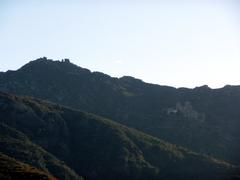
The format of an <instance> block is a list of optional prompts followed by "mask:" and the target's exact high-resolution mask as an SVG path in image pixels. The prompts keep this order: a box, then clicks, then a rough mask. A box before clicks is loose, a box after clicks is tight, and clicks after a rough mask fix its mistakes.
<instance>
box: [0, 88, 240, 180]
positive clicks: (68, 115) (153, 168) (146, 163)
mask: <svg viewBox="0 0 240 180" xmlns="http://www.w3.org/2000/svg"><path fill="white" fill-rule="evenodd" d="M0 104H1V106H0V119H1V123H3V124H6V125H5V126H10V127H12V128H14V129H17V130H18V131H19V132H21V133H24V134H25V135H26V136H27V137H28V138H29V139H30V140H31V141H32V142H33V143H35V144H38V145H40V146H41V147H43V148H44V149H45V150H47V151H49V152H50V153H52V154H54V155H55V156H56V157H57V158H59V159H60V160H63V161H65V162H66V164H67V165H68V166H69V167H71V168H72V169H74V170H75V171H76V172H77V173H79V174H81V175H83V176H84V177H86V179H116V180H117V179H119V180H120V179H164V178H165V179H192V178H196V177H197V178H198V179H230V177H231V176H232V175H234V174H235V170H236V169H235V167H234V166H232V165H231V164H228V163H226V162H224V161H220V160H217V159H213V158H211V157H208V156H203V155H200V154H198V153H195V152H192V151H189V150H187V149H184V148H181V147H177V146H175V145H173V144H170V143H167V142H165V141H163V140H160V139H157V138H154V137H151V136H149V135H146V134H144V133H142V132H139V131H137V130H134V129H130V128H127V127H126V126H123V125H120V124H118V123H114V122H112V121H110V120H107V119H104V118H101V117H98V116H95V115H92V114H88V113H84V112H81V111H76V110H72V109H69V108H66V107H62V106H59V105H56V104H51V103H47V102H44V101H40V100H37V99H33V98H29V97H18V96H13V95H9V94H4V93H0ZM3 126H4V125H3ZM1 132H2V135H3V136H5V137H6V138H5V140H2V142H1V144H2V146H1V149H2V148H3V149H5V150H4V152H5V153H6V154H7V153H11V152H12V151H18V150H19V151H23V149H24V147H21V146H16V147H14V148H12V147H13V146H12V144H11V142H12V139H11V138H10V137H12V135H11V136H10V137H9V136H8V133H5V132H4V131H1ZM13 134H14V133H13ZM15 139H16V138H15ZM17 139H19V138H17ZM8 143H9V144H11V145H10V146H7V145H6V144H8ZM13 144H14V143H13ZM25 144H27V143H25ZM16 149H17V150H16ZM27 149H28V150H29V152H31V149H32V148H31V147H28V148H27ZM14 154H15V152H14V153H13V154H11V155H12V156H13V157H15V156H14ZM20 154H21V153H20ZM21 156H22V157H21V158H23V160H24V158H26V159H27V158H28V157H26V156H25V155H24V153H22V154H21ZM18 158H19V157H18Z"/></svg>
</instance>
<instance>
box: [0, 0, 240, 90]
mask: <svg viewBox="0 0 240 180" xmlns="http://www.w3.org/2000/svg"><path fill="white" fill-rule="evenodd" d="M43 56H46V57H48V58H50V59H54V60H61V59H64V58H69V59H70V60H71V62H72V63H74V64H77V65H78V66H81V67H84V68H88V69H90V70H91V71H100V72H104V73H106V74H109V75H111V76H114V77H121V76H124V75H128V76H133V77H136V78H139V79H142V80H143V81H145V82H150V83H154V84H160V85H168V86H174V87H189V88H193V87H196V86H202V85H208V86H210V87H212V88H220V87H223V86H224V85H226V84H230V85H240V1H238V0H199V1H198V0H165V1H163V0H162V1H161V0H102V1H99V0H88V1H86V0H58V1H57V0H41V1H37V0H21V1H19V0H0V71H7V70H16V69H18V68H20V67H21V66H22V65H24V64H26V63H27V62H29V61H30V60H34V59H37V58H39V57H43Z"/></svg>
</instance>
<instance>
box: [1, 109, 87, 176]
mask: <svg viewBox="0 0 240 180" xmlns="http://www.w3.org/2000/svg"><path fill="white" fill-rule="evenodd" d="M10 113H11V112H10ZM2 120H3V118H1V123H0V153H4V154H5V155H8V156H10V157H14V158H16V159H17V160H18V161H20V162H24V163H27V164H29V165H31V166H33V167H37V168H38V169H40V170H41V171H44V172H46V173H45V174H47V173H51V174H52V175H54V176H55V177H56V178H58V179H68V180H76V179H78V180H82V179H83V178H81V177H79V176H78V175H77V174H76V173H75V172H74V171H72V170H71V169H70V168H69V167H67V166H66V165H65V164H64V163H63V162H61V161H59V160H58V159H57V158H55V157H54V156H53V155H51V154H49V153H48V152H46V151H45V150H44V149H42V148H41V147H40V146H38V145H36V144H34V143H32V142H31V141H30V140H29V139H28V137H27V136H26V135H24V134H23V133H21V132H20V131H17V130H15V129H14V128H11V127H9V126H8V125H5V124H3V123H2ZM20 123H21V122H20ZM9 162H11V166H10V169H9V167H8V166H4V164H2V166H4V167H2V168H1V169H2V170H4V169H3V168H5V169H6V170H7V169H8V170H9V173H7V172H6V174H8V175H9V176H10V177H12V178H16V179H17V177H15V175H16V176H18V175H19V176H20V175H21V171H20V172H19V173H20V174H15V173H14V169H15V168H14V164H15V165H16V167H17V166H19V165H20V164H19V163H18V162H16V163H14V161H9ZM5 165H6V164H5ZM27 169H28V167H27V166H25V165H23V169H22V170H23V172H26V176H28V175H31V174H32V173H31V169H29V174H28V173H27ZM34 171H35V170H34V169H33V172H34ZM2 172H5V170H4V171H2ZM11 172H12V173H13V174H11ZM17 172H18V171H16V173H17ZM36 172H37V170H36ZM39 172H40V171H39ZM23 175H24V174H23ZM40 175H41V174H40ZM23 177H25V176H23ZM43 177H45V176H43ZM26 178H27V177H26ZM33 178H34V177H33Z"/></svg>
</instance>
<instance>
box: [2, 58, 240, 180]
mask: <svg viewBox="0 0 240 180" xmlns="http://www.w3.org/2000/svg"><path fill="white" fill-rule="evenodd" d="M0 90H1V91H2V92H7V93H12V94H18V95H27V96H33V97H36V98H39V99H43V100H48V101H52V102H54V103H58V104H61V105H64V106H68V107H70V108H67V107H63V106H61V105H57V104H52V103H47V102H44V101H42V100H39V99H35V98H29V97H18V96H14V95H9V94H4V93H1V96H0V105H1V106H0V120H1V123H2V125H1V128H2V129H4V131H1V137H4V138H3V139H4V140H2V139H1V145H0V147H1V148H0V151H1V152H2V153H4V154H6V155H8V156H11V157H14V158H16V159H17V160H20V161H23V162H24V163H27V164H30V165H33V166H35V167H37V168H40V169H41V170H43V171H45V172H49V173H50V174H52V175H53V176H55V177H57V178H60V179H61V178H63V176H64V177H68V178H73V179H74V178H81V177H79V176H78V175H80V176H83V177H84V178H86V179H98V178H100V179H162V178H166V179H192V178H193V177H194V178H196V177H197V178H199V179H214V178H215V179H220V178H222V179H227V178H231V177H233V176H235V175H236V174H238V172H237V171H238V170H237V167H238V166H239V165H240V156H239V153H238V152H239V150H240V144H239V139H240V132H239V131H238V129H239V127H240V122H239V119H240V111H239V106H240V86H225V87H224V88H220V89H211V88H209V87H208V86H202V87H197V88H194V89H187V88H180V89H176V88H173V87H168V86H160V85H154V84H149V83H145V82H143V81H141V80H140V79H136V78H133V77H129V76H125V77H122V78H112V77H110V76H108V75H106V74H104V73H101V72H91V71H89V70H88V69H84V68H81V67H78V66H76V65H74V64H72V63H71V62H70V61H69V60H68V59H65V60H62V61H53V60H49V59H47V58H39V59H37V60H35V61H31V62H29V63H28V64H26V65H24V66H23V67H21V68H20V69H18V70H17V71H7V72H2V73H0ZM71 108H73V109H75V110H73V109H71ZM78 110H83V111H86V112H90V113H94V114H96V115H99V116H103V117H106V118H108V119H111V120H107V119H104V118H101V117H98V116H96V115H92V114H88V113H85V112H81V111H78ZM114 121H115V122H114ZM118 123H120V124H118ZM121 124H122V125H121ZM127 126H128V127H127ZM132 128H134V129H137V130H134V129H132ZM140 131H142V132H140ZM9 132H11V133H9ZM15 134H20V135H18V136H16V135H15ZM147 134H149V135H147ZM6 136H7V137H6ZM153 136H154V137H153ZM23 137H24V138H23ZM19 138H20V139H19ZM12 144H15V145H14V147H15V148H11V147H12ZM173 144H176V145H173ZM30 147H34V148H30ZM182 147H184V148H182ZM41 148H43V149H44V150H41ZM22 149H24V151H23V150H22ZM25 151H26V152H28V153H31V152H32V151H34V152H38V153H37V154H40V156H37V157H35V159H36V163H34V162H32V161H31V160H30V159H28V158H26V157H25V156H26V155H25V154H28V153H25ZM45 151H46V152H45ZM106 152H107V153H106ZM43 153H47V154H49V155H41V154H43ZM31 154H32V153H31ZM204 154H206V155H207V156H206V155H204ZM41 156H43V157H47V156H48V157H51V159H52V160H51V161H50V162H51V163H52V162H54V163H53V165H51V166H50V167H52V166H53V167H55V166H57V167H58V168H62V169H64V171H65V173H64V174H65V175H63V174H59V171H54V170H51V168H50V169H48V168H45V167H46V165H43V164H42V160H41V161H40V162H39V160H37V159H38V158H39V157H41ZM33 157H34V156H33ZM41 159H42V158H41ZM61 160H62V161H64V162H65V163H66V164H61V163H60V161H61ZM44 162H45V163H49V160H48V159H45V160H44ZM67 166H68V167H67ZM53 169H55V168H53ZM71 169H72V170H71ZM61 171H62V170H61ZM74 171H75V172H76V173H77V174H78V175H77V174H75V172H74ZM235 178H237V176H235Z"/></svg>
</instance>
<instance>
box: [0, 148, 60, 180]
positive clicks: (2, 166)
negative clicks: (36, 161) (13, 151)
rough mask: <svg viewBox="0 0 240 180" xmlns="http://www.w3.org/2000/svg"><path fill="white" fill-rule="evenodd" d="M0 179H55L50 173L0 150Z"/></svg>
mask: <svg viewBox="0 0 240 180" xmlns="http://www.w3.org/2000/svg"><path fill="white" fill-rule="evenodd" d="M0 179H4V180H18V179H22V180H35V179H39V180H55V179H56V178H54V177H53V176H52V175H50V174H48V173H46V172H43V171H41V170H39V169H37V168H34V167H32V166H30V165H28V164H25V163H22V162H19V161H17V160H15V159H14V158H11V157H9V156H6V155H4V154H2V153H1V152H0Z"/></svg>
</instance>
